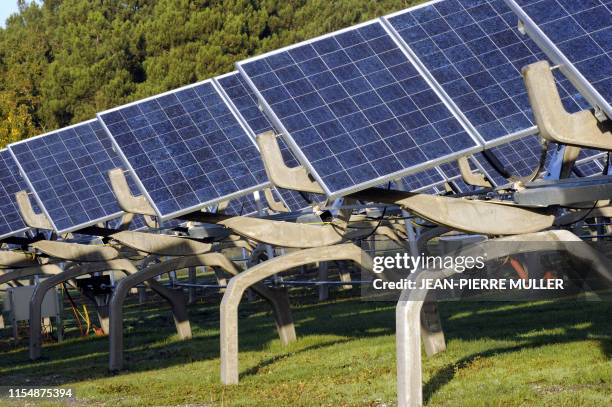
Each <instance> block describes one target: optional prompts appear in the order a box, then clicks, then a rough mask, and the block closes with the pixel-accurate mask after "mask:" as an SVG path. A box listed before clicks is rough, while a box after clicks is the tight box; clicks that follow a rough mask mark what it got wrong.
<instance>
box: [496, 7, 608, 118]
mask: <svg viewBox="0 0 612 407" xmlns="http://www.w3.org/2000/svg"><path fill="white" fill-rule="evenodd" d="M506 1H507V3H508V4H509V5H510V6H511V7H512V8H513V10H514V11H515V12H516V13H517V14H518V15H519V16H520V17H521V19H522V20H523V21H525V22H526V23H527V24H526V26H527V27H528V30H527V32H528V33H529V34H530V35H532V36H533V37H534V39H536V40H539V41H540V42H541V44H543V46H542V48H543V50H544V51H545V52H547V54H548V56H549V57H550V58H551V59H553V60H555V63H558V64H563V65H565V67H564V68H566V72H568V73H569V74H570V75H569V76H570V78H571V79H574V81H575V85H576V86H578V87H582V88H583V89H584V91H585V92H587V93H588V95H590V96H591V98H592V99H593V100H596V101H597V104H598V105H599V107H601V108H602V109H603V110H604V111H605V112H606V113H607V115H608V117H612V107H610V101H611V100H612V3H611V2H610V1H609V0H581V1H576V0H506ZM530 27H534V30H531V29H529V28H530ZM574 72H575V73H576V74H575V75H574Z"/></svg>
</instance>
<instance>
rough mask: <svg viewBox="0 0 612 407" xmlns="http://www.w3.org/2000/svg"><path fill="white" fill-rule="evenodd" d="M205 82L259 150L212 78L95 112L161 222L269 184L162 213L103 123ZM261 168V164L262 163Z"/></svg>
mask: <svg viewBox="0 0 612 407" xmlns="http://www.w3.org/2000/svg"><path fill="white" fill-rule="evenodd" d="M205 84H210V85H211V86H212V87H213V89H214V91H215V92H216V93H217V94H218V96H219V97H220V98H221V100H222V102H223V104H224V105H225V107H227V109H228V110H229V111H230V113H231V115H232V117H233V118H234V119H235V120H236V122H237V123H238V125H239V126H240V128H241V129H242V131H244V133H245V134H246V135H247V136H248V139H249V140H250V141H251V142H252V143H253V146H254V147H255V149H257V151H259V147H258V146H257V144H256V143H255V141H254V140H253V139H252V137H250V132H249V129H248V128H247V127H245V125H244V123H243V122H242V120H240V117H238V116H237V115H236V112H235V111H234V109H232V107H231V106H230V104H228V102H227V100H226V98H225V97H224V96H223V90H222V89H221V88H220V87H219V85H218V83H217V82H215V81H214V80H213V79H212V78H210V79H206V80H204V81H200V82H197V83H193V84H190V85H186V86H183V87H180V88H177V89H173V90H170V91H167V92H163V93H160V94H157V95H153V96H150V97H147V98H144V99H141V100H137V101H134V102H131V103H127V104H125V105H122V106H118V107H115V108H112V109H109V110H106V111H103V112H100V113H98V114H97V117H98V119H99V120H100V123H101V124H102V127H103V128H104V130H105V131H106V133H107V134H108V136H109V137H110V139H111V141H112V143H113V146H114V147H115V150H116V151H117V154H119V156H120V158H121V160H122V161H123V163H124V164H125V166H126V168H127V169H128V172H129V173H130V175H131V176H132V177H133V179H134V181H135V183H136V185H137V186H138V189H139V190H140V192H141V193H142V194H143V195H144V196H145V197H146V199H147V201H148V202H149V204H150V205H151V207H152V208H153V210H154V211H155V213H156V215H157V217H158V218H159V220H160V221H161V222H164V221H167V220H170V219H173V218H178V217H180V216H181V215H185V214H188V213H191V212H195V211H198V210H200V209H202V208H205V207H207V206H215V205H217V204H219V203H220V202H223V201H226V200H228V199H236V198H240V197H242V196H244V195H247V194H249V193H252V192H255V191H260V190H263V189H265V188H268V187H270V186H271V184H270V182H269V181H266V182H264V183H260V184H257V185H254V186H252V187H249V188H245V189H241V190H239V191H236V192H233V193H231V194H226V195H222V196H219V197H217V198H214V199H211V200H208V201H206V202H200V203H197V204H195V205H191V206H189V207H186V208H183V209H179V210H176V211H174V212H170V213H167V214H162V212H161V211H160V209H159V207H158V205H157V204H156V203H155V201H154V200H153V199H152V197H151V195H150V194H149V191H148V190H147V188H145V186H144V184H143V182H142V180H141V179H140V177H139V176H138V174H137V172H136V171H135V169H134V167H133V166H132V164H131V163H130V161H129V160H128V157H127V156H126V154H125V152H124V151H123V150H122V148H121V147H120V145H119V144H118V142H117V141H116V140H115V137H114V136H113V134H112V132H111V131H110V130H109V128H108V125H107V123H105V121H104V118H103V116H104V115H106V114H109V113H113V112H118V111H120V110H122V109H125V108H129V107H133V106H137V105H139V104H142V103H145V102H148V101H153V100H156V99H158V98H161V97H164V96H168V95H174V94H176V93H178V92H181V91H184V90H189V89H192V88H195V87H198V86H201V85H205ZM262 168H263V165H262Z"/></svg>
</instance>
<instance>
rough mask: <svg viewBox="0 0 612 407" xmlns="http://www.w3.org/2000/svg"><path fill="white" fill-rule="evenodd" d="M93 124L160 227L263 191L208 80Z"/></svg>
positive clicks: (237, 127)
mask: <svg viewBox="0 0 612 407" xmlns="http://www.w3.org/2000/svg"><path fill="white" fill-rule="evenodd" d="M98 117H99V118H100V120H101V121H102V123H103V124H104V126H105V128H106V130H107V132H108V134H109V135H110V136H111V138H112V139H113V141H114V143H115V145H116V146H117V147H118V151H120V153H121V154H120V155H121V156H122V157H123V159H124V161H125V163H126V165H127V166H128V167H129V168H130V171H131V173H132V174H133V175H134V176H135V178H136V181H137V184H138V185H139V186H140V188H141V190H142V192H143V194H145V195H146V196H147V198H148V199H149V202H150V203H151V204H152V206H153V207H154V208H155V210H156V212H157V214H158V215H159V217H160V219H161V220H162V221H163V220H167V219H169V218H173V217H177V216H180V215H181V214H185V213H189V212H193V211H195V210H198V209H200V208H202V207H204V206H211V205H215V204H216V203H218V202H221V201H224V200H227V199H230V198H237V197H239V196H241V195H246V194H247V193H249V192H252V191H254V190H258V189H262V188H265V187H267V186H269V182H268V180H267V177H266V174H265V170H264V167H263V163H262V161H261V157H260V155H259V151H258V149H257V147H256V145H255V143H254V141H253V140H252V138H251V137H250V136H249V134H248V133H247V131H246V129H245V128H244V127H243V126H242V124H241V123H240V122H239V121H238V119H237V117H236V116H235V115H234V113H233V112H232V111H231V109H230V107H229V106H228V105H227V103H226V102H225V101H224V99H223V97H222V96H221V94H220V93H219V91H218V90H217V88H216V87H215V85H214V84H213V81H212V80H207V81H204V82H200V83H197V84H194V85H190V86H186V87H184V88H180V89H177V90H174V91H171V92H167V93H164V94H161V95H157V96H154V97H151V98H148V99H145V100H141V101H138V102H135V103H131V104H128V105H125V106H121V107H118V108H116V109H112V110H109V111H106V112H103V113H100V114H99V115H98Z"/></svg>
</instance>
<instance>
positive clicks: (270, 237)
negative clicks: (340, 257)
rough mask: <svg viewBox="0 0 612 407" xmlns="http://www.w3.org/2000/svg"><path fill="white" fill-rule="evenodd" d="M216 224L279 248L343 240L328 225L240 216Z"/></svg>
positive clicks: (302, 246)
mask: <svg viewBox="0 0 612 407" xmlns="http://www.w3.org/2000/svg"><path fill="white" fill-rule="evenodd" d="M218 223H220V224H222V225H224V226H226V227H228V228H230V229H232V231H233V232H234V233H236V234H238V235H240V236H244V237H246V238H248V239H253V240H256V241H258V242H262V243H267V244H271V245H273V246H280V247H296V248H309V247H322V246H328V245H332V244H336V243H339V242H341V241H342V240H343V233H340V232H341V231H339V230H337V229H336V228H334V227H333V226H329V225H323V226H315V225H305V224H301V223H290V222H283V221H276V220H270V219H257V218H248V217H240V216H236V217H233V218H230V219H226V220H223V221H221V222H218Z"/></svg>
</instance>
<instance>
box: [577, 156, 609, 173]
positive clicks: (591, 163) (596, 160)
mask: <svg viewBox="0 0 612 407" xmlns="http://www.w3.org/2000/svg"><path fill="white" fill-rule="evenodd" d="M574 168H575V170H576V172H577V175H579V176H580V177H592V176H594V175H602V174H603V163H602V157H591V158H587V159H585V160H582V161H576V164H574Z"/></svg>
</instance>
